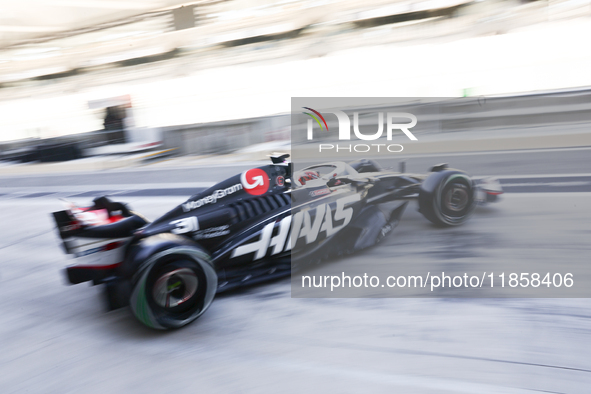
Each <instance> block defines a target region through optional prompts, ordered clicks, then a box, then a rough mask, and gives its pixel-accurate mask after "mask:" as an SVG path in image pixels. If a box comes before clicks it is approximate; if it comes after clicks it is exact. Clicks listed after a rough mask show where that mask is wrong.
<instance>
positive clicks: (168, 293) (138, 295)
mask: <svg viewBox="0 0 591 394" xmlns="http://www.w3.org/2000/svg"><path fill="white" fill-rule="evenodd" d="M134 278H137V280H135V281H134V287H133V290H132V295H131V299H130V305H131V309H132V311H133V313H134V315H135V316H136V317H137V318H138V320H139V321H141V322H142V323H144V324H145V325H146V326H148V327H151V328H156V329H170V328H179V327H182V326H185V325H187V324H189V323H190V322H192V321H194V320H195V319H197V318H198V317H199V316H201V315H202V314H203V313H204V312H205V310H206V309H207V308H208V307H209V305H210V304H211V302H212V301H213V297H214V296H215V293H216V290H217V275H216V273H215V270H214V268H213V266H212V264H211V261H210V259H209V256H208V254H207V253H206V252H205V251H204V250H202V249H200V248H198V247H177V248H172V249H168V250H165V251H163V252H160V253H157V254H156V255H154V256H152V257H150V258H149V259H148V260H147V261H146V263H145V264H143V265H142V267H141V268H140V271H139V272H138V273H137V274H136V275H135V277H134Z"/></svg>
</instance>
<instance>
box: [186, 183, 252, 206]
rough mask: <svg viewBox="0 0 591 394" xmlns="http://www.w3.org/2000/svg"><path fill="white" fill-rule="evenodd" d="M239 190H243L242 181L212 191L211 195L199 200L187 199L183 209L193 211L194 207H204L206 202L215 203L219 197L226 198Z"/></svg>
mask: <svg viewBox="0 0 591 394" xmlns="http://www.w3.org/2000/svg"><path fill="white" fill-rule="evenodd" d="M238 190H242V185H241V184H240V183H237V184H235V185H232V186H230V187H229V188H227V189H219V190H216V191H214V192H213V193H211V194H210V195H209V196H207V197H203V198H200V199H199V200H195V201H187V202H186V203H184V204H183V205H182V206H183V211H185V212H189V211H192V210H193V209H197V208H199V207H202V206H204V205H206V204H215V203H216V202H217V201H218V199H220V198H224V197H226V196H227V195H229V194H233V193H236V192H237V191H238Z"/></svg>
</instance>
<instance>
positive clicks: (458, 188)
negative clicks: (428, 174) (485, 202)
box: [419, 173, 475, 226]
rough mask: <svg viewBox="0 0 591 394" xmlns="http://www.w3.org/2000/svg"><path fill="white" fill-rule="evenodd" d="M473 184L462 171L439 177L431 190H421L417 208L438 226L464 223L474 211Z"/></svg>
mask: <svg viewBox="0 0 591 394" xmlns="http://www.w3.org/2000/svg"><path fill="white" fill-rule="evenodd" d="M474 207H475V201H474V185H473V183H472V180H471V179H470V178H469V177H468V176H467V175H465V174H462V173H451V174H448V175H447V176H445V177H443V178H441V179H440V181H439V182H438V184H437V186H436V187H435V189H434V190H433V191H432V192H431V191H428V190H421V193H420V194H419V210H420V211H421V213H422V214H423V215H424V216H425V217H426V218H427V219H428V220H430V221H431V222H432V223H434V224H436V225H438V226H457V225H460V224H462V223H464V222H465V221H466V220H468V218H469V217H470V216H471V215H472V212H473V211H474Z"/></svg>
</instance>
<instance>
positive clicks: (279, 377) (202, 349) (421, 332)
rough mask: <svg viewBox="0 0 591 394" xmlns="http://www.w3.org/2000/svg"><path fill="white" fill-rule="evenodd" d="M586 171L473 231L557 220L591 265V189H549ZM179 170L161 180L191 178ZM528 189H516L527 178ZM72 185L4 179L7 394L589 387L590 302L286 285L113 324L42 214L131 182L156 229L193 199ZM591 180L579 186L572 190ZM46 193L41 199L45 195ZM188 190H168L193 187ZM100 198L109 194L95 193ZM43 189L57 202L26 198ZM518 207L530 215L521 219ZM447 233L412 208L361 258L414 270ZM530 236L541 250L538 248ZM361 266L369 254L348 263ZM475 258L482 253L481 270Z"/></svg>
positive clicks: (508, 254)
mask: <svg viewBox="0 0 591 394" xmlns="http://www.w3.org/2000/svg"><path fill="white" fill-rule="evenodd" d="M474 159H475V161H476V162H477V161H478V158H476V157H475V158H474ZM434 161H435V162H440V161H443V160H437V159H434ZM430 162H431V163H432V161H430ZM451 164H452V165H454V166H456V167H460V168H462V167H461V166H460V165H456V164H455V163H454V162H451ZM579 164H580V167H581V168H582V169H583V170H584V171H583V170H580V171H573V168H568V167H561V168H559V169H556V171H560V172H552V171H546V172H537V174H541V175H544V176H543V177H541V178H537V179H538V180H537V184H538V185H537V186H535V187H536V188H538V189H535V188H534V187H531V188H530V190H526V191H528V193H520V194H511V193H509V194H507V195H506V196H505V199H504V201H503V202H501V203H500V204H498V205H497V206H494V208H493V209H492V210H486V211H482V210H481V211H480V212H477V214H476V215H475V217H474V218H473V219H472V221H471V222H470V226H473V228H477V227H478V228H482V227H486V225H487V220H489V218H495V217H508V216H511V220H512V221H511V223H513V224H514V223H526V224H531V226H534V227H536V226H537V227H539V226H542V225H543V224H544V222H547V218H550V219H551V220H552V221H553V223H554V224H555V225H556V226H557V228H560V229H562V231H564V232H567V233H568V232H569V231H570V232H572V233H573V234H574V235H576V236H575V237H574V238H573V239H574V241H573V243H572V244H569V245H564V247H565V248H566V249H564V250H563V252H564V253H566V255H567V256H577V257H578V258H582V256H587V257H588V256H589V252H590V250H589V246H588V245H589V243H588V242H587V243H584V241H583V238H584V236H585V234H586V236H587V238H588V236H589V234H591V227H590V226H591V225H590V224H589V222H588V221H587V220H584V218H586V217H587V216H589V208H588V203H586V202H587V201H589V198H591V194H590V193H587V192H585V191H587V190H588V189H582V190H572V191H579V192H578V193H547V192H548V191H551V190H548V189H549V188H557V187H558V186H552V185H550V184H552V183H556V182H554V181H551V179H552V174H557V173H573V172H575V173H579V174H586V173H591V170H586V169H584V165H582V164H581V163H579ZM410 165H411V164H410V163H409V167H410ZM540 165H542V164H540ZM573 165H574V163H573ZM542 166H543V167H544V168H545V169H546V170H549V168H548V167H547V166H546V165H545V164H543V165H542ZM408 169H409V170H411V171H415V169H413V168H408ZM241 170H242V169H241V168H231V167H225V168H219V169H217V170H206V169H202V170H199V171H202V173H200V174H197V173H194V174H193V175H194V176H195V178H193V179H199V178H201V179H199V181H200V182H204V183H207V182H213V181H215V180H220V179H222V177H225V176H227V175H231V174H233V173H236V172H239V171H241ZM418 170H419V169H416V171H418ZM194 171H198V170H197V169H195V170H194ZM214 172H215V173H214ZM471 172H472V173H473V174H474V175H477V176H484V175H522V174H527V175H530V174H536V173H532V172H520V173H513V174H506V173H505V174H504V173H497V174H487V173H484V172H483V171H481V172H479V171H471ZM169 174H170V173H169ZM136 175H137V174H136ZM184 175H186V174H184ZM184 175H183V176H181V175H171V176H169V177H168V178H167V180H168V181H169V182H170V183H177V184H178V183H181V182H182V183H186V182H190V180H189V179H185V177H184ZM201 175H203V177H201ZM546 175H548V176H546ZM154 176H155V175H154ZM197 176H199V178H197ZM525 178H526V179H525V180H524V179H519V180H518V182H517V181H515V183H524V181H525V183H527V182H534V181H533V180H532V179H534V178H532V177H529V176H528V177H525ZM22 179H25V178H22ZM46 179H55V178H51V177H47V178H46ZM77 179H82V178H76V177H67V178H64V182H50V183H49V184H46V185H36V184H30V185H23V184H17V182H18V180H16V179H14V180H12V181H11V180H10V179H8V180H7V179H4V180H3V182H4V183H3V185H4V187H5V188H6V190H8V191H9V192H7V193H4V195H3V196H0V209H1V210H2V212H3V214H2V223H3V226H2V227H1V230H0V231H1V236H2V237H1V239H2V241H1V242H0V250H1V252H2V264H1V265H0V299H2V300H3V307H2V312H3V313H2V314H1V315H0V338H2V339H1V343H2V352H1V353H0V370H1V371H2V373H1V374H0V392H2V393H22V392H27V391H28V392H50V393H54V392H55V393H74V392H97V393H98V392H108V391H111V392H122V391H124V390H125V391H130V392H153V391H156V389H158V391H164V390H166V391H167V392H175V391H177V392H197V391H199V392H205V393H229V392H241V393H251V392H252V393H260V392H282V393H284V392H286V393H301V392H320V391H322V392H340V393H359V392H372V393H382V392H383V393H392V392H404V393H531V392H546V393H548V392H550V393H587V392H588V388H589V387H591V362H590V361H589V357H588V350H587V344H588V343H589V338H590V337H591V324H590V321H591V302H590V301H589V300H587V299H507V300H500V299H463V300H457V299H437V298H436V299H295V298H290V282H289V280H282V281H278V282H273V283H269V284H265V285H262V286H258V287H254V288H249V289H246V290H243V291H240V292H233V293H230V294H224V295H222V296H220V297H218V298H217V299H216V300H215V301H214V303H213V305H212V307H211V309H210V310H209V311H208V312H207V313H206V314H205V315H204V316H203V317H202V318H201V319H199V320H198V321H197V322H195V323H194V324H192V325H190V326H188V327H186V328H184V329H181V330H178V331H174V332H169V333H160V332H154V331H152V330H149V329H147V328H144V327H143V326H141V325H140V324H139V323H137V322H136V321H135V319H134V318H133V317H132V316H131V314H130V313H129V311H128V310H127V309H123V310H118V311H115V312H111V313H104V312H103V308H102V306H103V305H102V299H101V289H100V287H88V286H86V285H77V286H65V285H64V280H63V275H62V273H61V272H60V269H61V268H62V267H63V266H64V265H66V264H67V263H68V258H67V257H66V256H65V255H63V253H62V252H61V250H60V249H59V248H58V246H57V243H58V241H57V236H56V234H55V233H54V230H53V224H52V223H51V219H50V216H49V213H50V212H52V211H53V210H56V209H59V207H60V206H59V203H58V202H57V201H56V198H55V197H58V196H66V195H67V194H68V193H70V194H69V195H70V196H71V195H75V193H78V198H77V199H78V200H81V201H88V200H89V199H90V196H91V193H89V194H84V192H83V191H82V190H83V189H77V190H75V191H73V192H69V191H68V190H66V188H68V187H74V186H76V187H80V188H83V187H85V186H88V185H93V186H95V185H96V186H101V185H105V184H107V185H113V184H119V185H124V186H125V187H124V188H114V190H115V191H119V192H122V191H123V192H124V191H127V192H129V191H131V190H159V191H161V193H162V194H161V197H144V196H142V194H141V193H137V194H135V195H134V194H132V193H130V194H128V195H126V196H125V198H123V196H122V198H121V199H122V200H124V201H127V202H129V203H130V204H131V205H132V206H133V207H134V209H136V210H138V211H140V212H142V213H144V214H145V215H146V216H148V217H149V218H150V219H155V218H156V217H157V216H158V215H160V214H162V213H164V212H165V211H167V210H168V209H170V208H171V207H173V206H174V205H175V204H178V203H180V202H182V201H183V200H184V199H185V198H186V194H184V195H183V196H180V195H176V194H174V193H171V192H170V191H169V192H168V193H169V194H166V193H167V192H166V190H167V189H166V187H164V188H163V185H162V184H161V183H160V181H158V180H157V178H155V177H150V181H152V182H158V183H149V182H147V181H145V180H146V179H142V181H144V182H141V183H140V184H139V187H136V186H138V184H134V180H136V181H137V177H133V178H129V177H127V182H124V181H125V177H122V178H121V179H122V181H121V182H115V181H114V180H113V179H114V178H113V177H106V178H105V180H104V181H100V179H101V178H100V177H93V178H91V180H90V181H88V183H84V182H77V181H76V180H77ZM97 179H99V180H97ZM513 179H517V178H513ZM540 179H541V180H540ZM107 180H108V183H107ZM30 181H31V182H37V181H38V180H37V181H34V180H33V178H31V180H30ZM556 181H557V182H560V181H563V180H561V178H558V179H557V180H556ZM588 181H589V179H588V177H585V178H584V179H577V180H575V181H573V182H588ZM10 182H13V183H12V184H10ZM41 186H43V187H48V189H43V190H44V191H39V190H41ZM182 186H183V187H173V189H183V190H184V189H186V187H185V185H182ZM562 186H564V185H562ZM578 186H582V185H580V184H579V185H578ZM578 186H577V187H578ZM199 187H204V186H203V185H201V186H199ZM520 187H521V186H520ZM51 188H57V189H55V191H53V192H52V191H51V190H49V189H51ZM558 188H561V187H558ZM33 189H35V190H36V191H35V190H33ZM91 189H92V190H97V191H100V188H99V189H94V188H87V189H86V191H89V190H91ZM117 189H121V190H117ZM197 189H198V188H197ZM107 190H111V189H110V188H107ZM516 191H517V190H516ZM35 192H36V193H51V194H44V195H37V196H34V195H32V194H33V193H35ZM72 193H73V194H72ZM81 194H82V195H81ZM92 195H94V194H92ZM144 195H145V194H144ZM23 196H24V197H26V198H19V197H23ZM557 199H559V201H560V203H556V201H557ZM525 205H527V206H528V207H529V208H528V211H527V213H526V214H523V215H522V216H519V208H520V207H521V206H525ZM548 206H552V207H553V209H554V210H555V211H553V212H552V213H551V215H549V216H548V212H545V211H544V210H545V208H546V207H548ZM580 212H583V213H584V215H579V213H580ZM509 214H510V215H509ZM585 215H587V216H585ZM474 226H475V227H474ZM523 229H524V227H523V226H522V227H519V226H515V225H508V226H506V227H504V226H499V225H496V226H490V227H487V233H488V235H489V236H490V237H491V239H492V240H495V239H503V238H507V237H509V238H510V237H511V236H512V235H513V236H515V237H519V236H522V235H523ZM407 230H408V232H407ZM466 230H467V231H468V230H469V227H466ZM443 231H445V230H443ZM442 234H443V233H442V232H441V231H437V230H435V229H433V228H432V227H430V226H428V225H425V221H424V219H422V218H421V217H420V216H419V215H417V214H416V212H414V210H411V211H409V213H408V215H405V217H404V218H403V221H402V223H401V224H400V226H399V227H398V228H397V229H396V230H395V231H394V233H393V234H391V235H390V236H389V238H388V239H387V240H385V241H384V243H382V244H380V245H378V246H377V247H375V248H374V249H372V250H371V251H368V253H373V254H378V255H387V254H391V255H396V254H397V253H398V252H399V251H404V253H405V254H404V259H405V262H408V263H409V264H412V263H413V262H414V261H419V260H417V259H416V258H415V253H414V252H413V251H421V250H423V249H424V248H425V246H426V245H441V246H442V247H443V246H444V245H443V244H444V243H445V240H444V238H445V236H443V235H442ZM466 239H467V241H466V243H465V245H463V246H464V247H465V248H467V250H471V249H475V250H481V249H482V247H483V246H482V243H481V241H482V240H480V239H479V238H477V237H472V238H470V237H468V238H466ZM531 241H532V248H533V247H536V244H535V239H532V240H531ZM509 246H510V245H509ZM509 246H508V245H506V244H505V243H503V242H500V243H496V244H495V245H494V247H495V251H496V252H495V253H496V255H497V256H505V258H506V259H508V260H510V259H513V258H514V257H515V256H514V255H513V254H514V253H515V251H516V250H515V248H511V247H509ZM541 246H542V245H538V247H541ZM443 252H445V250H443ZM548 253H549V254H550V256H549V258H552V257H557V256H558V257H559V256H561V253H562V252H561V250H560V249H557V248H548ZM444 254H445V253H444ZM417 255H419V256H420V253H417ZM449 258H450V256H447V255H444V256H442V261H446V262H448V263H449V261H450V259H449ZM363 259H364V254H363V253H360V254H358V255H354V256H351V257H349V258H348V262H353V263H362V262H363ZM479 259H480V257H478V255H476V256H475V257H474V261H475V262H479V261H481V260H479Z"/></svg>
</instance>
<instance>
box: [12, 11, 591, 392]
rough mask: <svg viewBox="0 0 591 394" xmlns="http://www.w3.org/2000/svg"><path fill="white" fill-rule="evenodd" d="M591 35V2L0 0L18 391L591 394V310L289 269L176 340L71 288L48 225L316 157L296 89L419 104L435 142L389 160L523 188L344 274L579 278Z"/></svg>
mask: <svg viewBox="0 0 591 394" xmlns="http://www.w3.org/2000/svg"><path fill="white" fill-rule="evenodd" d="M590 38H591V1H590V0H540V1H517V0H481V1H470V0H396V1H392V0H390V1H385V0H365V1H360V0H345V1H333V0H284V1H275V2H271V1H266V0H225V1H215V0H214V1H201V2H194V3H190V2H180V1H176V0H19V1H13V0H0V210H1V212H2V214H1V215H0V219H1V220H0V223H1V225H0V236H1V239H2V242H0V256H1V258H0V299H1V300H2V301H3V303H2V313H0V346H1V347H2V352H0V370H1V371H2V373H1V374H0V392H2V393H22V392H48V393H74V392H75V393H79V392H101V393H102V392H105V391H107V390H110V391H112V392H121V391H123V390H126V391H129V392H154V391H156V390H157V389H162V388H165V389H166V390H177V391H183V392H197V390H199V391H201V392H206V393H236V392H239V393H250V392H253V393H260V392H281V393H283V392H290V393H291V392H293V393H296V392H298V393H299V392H303V391H306V392H310V391H311V392H317V391H320V390H322V391H323V392H339V393H359V392H372V393H376V392H380V393H381V392H384V393H392V392H403V393H471V394H473V393H539V392H544V393H549V392H550V393H588V392H589V387H591V362H590V361H589V357H588V352H587V350H586V345H585V343H588V342H589V340H590V338H591V327H590V324H589V322H590V318H591V307H590V305H589V302H588V300H587V299H553V300H550V299H508V300H498V299H488V300H482V299H466V300H456V299H428V300H424V299H322V300H316V299H292V298H290V295H291V293H290V283H289V280H288V279H287V280H284V281H277V282H273V283H271V284H267V285H263V286H258V287H254V288H250V289H245V290H243V291H239V292H235V293H232V294H228V295H223V296H221V297H218V298H217V299H216V300H215V301H214V303H213V305H212V307H211V308H210V310H209V311H208V312H207V313H206V314H205V315H204V316H203V317H202V318H200V319H199V321H197V322H195V323H194V324H192V325H190V326H188V327H187V328H185V329H182V330H179V331H175V332H171V333H166V334H162V333H156V332H152V331H149V330H147V329H145V328H144V327H143V326H141V325H140V324H139V323H137V322H136V321H135V319H134V318H133V317H132V316H131V314H130V313H129V311H127V310H125V309H123V310H118V311H114V312H111V313H108V314H105V313H103V312H104V309H103V306H104V305H103V302H102V298H101V297H102V293H101V291H102V290H101V289H100V288H99V287H92V288H88V287H86V286H71V287H67V286H64V280H63V276H62V272H60V269H61V268H62V267H63V266H64V265H66V264H68V263H70V262H71V261H68V259H67V257H66V256H65V255H64V254H63V253H62V251H61V250H60V249H59V247H58V237H57V235H56V233H55V231H54V230H55V229H54V225H53V223H52V222H51V218H50V215H49V214H50V212H53V211H56V210H59V209H60V208H61V205H60V203H59V201H58V199H59V198H66V199H72V200H75V201H78V202H80V203H85V202H89V201H90V200H91V199H92V198H93V197H96V196H100V195H105V194H106V195H109V196H111V198H112V199H115V200H119V201H124V202H127V203H129V204H131V206H132V207H133V208H134V209H137V210H138V211H140V212H142V213H144V214H145V215H146V216H147V217H148V218H149V219H151V220H153V219H156V218H157V217H159V216H160V215H162V214H163V213H164V212H166V211H168V210H169V209H172V208H173V207H174V206H175V205H176V204H179V203H181V202H183V201H184V200H185V199H186V198H187V197H188V196H190V195H192V194H195V193H196V192H198V191H200V190H204V189H205V188H208V187H210V186H212V185H213V184H215V183H216V182H219V181H220V180H222V179H225V178H226V177H229V176H232V175H235V174H237V173H240V172H241V171H244V170H246V169H249V168H252V167H253V166H258V165H260V164H261V163H267V162H268V159H267V158H266V155H267V154H269V153H271V152H274V151H281V152H286V151H287V152H289V151H291V149H292V143H293V149H294V150H298V151H297V152H296V153H298V154H300V155H302V156H301V157H303V159H304V161H305V160H309V159H310V157H309V156H306V155H307V152H308V151H309V149H310V146H308V145H309V144H306V143H305V142H306V141H304V140H303V139H302V136H301V135H296V136H294V138H293V140H292V139H291V138H290V132H291V130H290V115H289V114H290V110H291V98H292V97H410V98H412V99H409V102H408V103H407V104H410V105H412V106H413V107H416V108H420V109H421V111H422V112H421V114H419V115H420V116H419V126H418V127H417V131H416V135H417V137H418V139H419V141H418V142H419V143H418V144H415V145H412V144H410V143H408V141H405V149H406V148H407V147H408V150H407V151H405V152H404V154H402V155H398V156H395V157H386V158H379V160H383V162H382V164H383V165H385V166H392V167H395V166H397V165H398V162H399V161H400V160H406V168H407V170H408V171H411V172H412V171H415V172H425V171H426V170H427V169H428V168H429V167H430V166H432V165H434V164H437V163H440V162H447V163H449V164H450V166H452V167H457V168H461V169H464V170H466V171H467V172H469V173H470V174H471V175H473V176H475V177H485V176H496V177H498V178H499V179H500V180H501V182H502V183H503V186H504V188H505V191H506V194H505V195H504V199H503V201H502V202H501V203H499V204H498V205H495V206H494V207H492V208H483V209H481V208H479V210H478V211H477V212H476V215H475V217H474V218H473V220H471V221H470V222H469V223H467V224H466V225H465V226H463V227H460V228H457V229H453V231H448V232H446V231H439V230H438V229H435V228H433V227H432V226H431V225H430V224H428V223H427V222H426V221H425V220H424V219H422V218H421V217H420V215H419V214H418V213H417V212H416V209H414V208H416V207H413V208H412V209H411V208H409V209H408V211H409V212H408V215H406V216H405V217H403V220H402V222H401V224H400V226H399V227H398V228H397V229H395V230H394V232H393V234H392V235H391V236H390V237H389V238H388V240H385V241H384V244H383V245H379V246H378V247H376V248H374V249H372V250H370V251H368V252H367V253H368V254H357V255H354V256H352V257H350V258H349V260H348V263H350V264H357V263H363V260H364V259H365V258H381V259H382V261H384V262H385V263H386V264H392V268H393V269H395V268H396V264H413V263H418V264H421V262H424V261H428V262H429V263H434V264H436V265H437V266H438V267H441V268H442V270H445V271H454V270H455V271H458V272H459V271H462V272H463V270H464V267H466V266H468V265H469V266H471V267H474V265H476V267H478V268H480V267H483V271H486V269H485V268H486V265H483V263H485V262H486V259H487V258H488V259H496V260H502V261H503V264H505V265H506V266H507V267H508V268H507V269H511V268H512V262H513V261H520V262H523V264H527V265H523V264H522V265H520V266H527V267H530V268H531V270H534V269H537V267H539V264H538V263H539V262H540V261H542V262H543V263H544V264H545V265H544V266H545V267H548V266H550V267H553V266H556V270H557V271H559V270H560V267H559V265H560V262H561V261H563V260H564V259H573V261H576V262H577V263H579V264H581V265H584V264H586V263H588V258H589V256H590V255H591V246H590V245H591V242H589V234H591V211H590V210H589V204H588V201H589V197H590V196H591V194H590V192H591V160H589V153H590V151H591V148H590V147H591V133H590V131H591V129H590V127H589V126H590V124H591V115H590V113H591V100H590V98H591V73H590V72H589V70H591V51H589V39H590ZM437 97H446V99H445V100H440V99H436V98H437ZM377 108H380V100H376V106H375V107H372V108H365V109H364V110H365V111H366V112H367V113H365V114H364V113H362V115H361V117H362V122H364V123H363V124H364V125H372V126H371V127H375V126H374V123H375V117H373V115H372V114H373V113H375V110H376V109H377ZM365 115H367V116H365ZM370 115H371V116H370ZM421 116H425V117H426V118H424V119H427V120H426V121H424V122H422V121H421ZM368 127H370V126H368ZM413 132H414V130H413ZM294 152H295V151H294ZM355 158H358V157H351V159H355ZM532 229H535V231H532ZM540 234H541V235H542V237H540V236H539V235H540ZM426 245H427V246H426ZM491 249H494V253H491V252H490V251H491ZM478 264H481V265H478ZM528 269H529V268H528Z"/></svg>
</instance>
